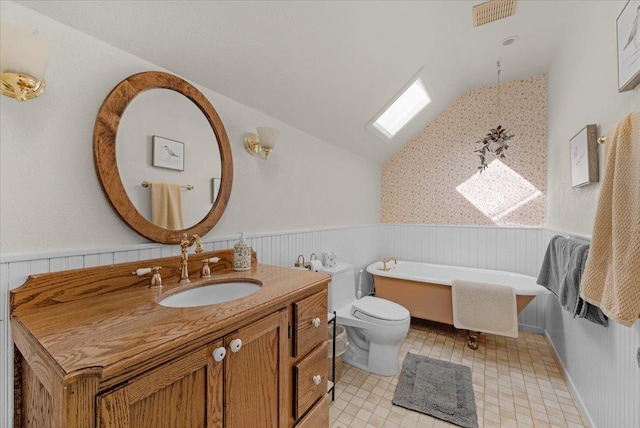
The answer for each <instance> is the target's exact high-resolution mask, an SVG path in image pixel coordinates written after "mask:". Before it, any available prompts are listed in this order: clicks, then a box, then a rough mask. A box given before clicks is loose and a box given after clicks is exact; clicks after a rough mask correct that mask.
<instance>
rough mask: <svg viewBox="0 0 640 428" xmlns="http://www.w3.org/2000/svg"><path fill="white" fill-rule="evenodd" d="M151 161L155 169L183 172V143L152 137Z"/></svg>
mask: <svg viewBox="0 0 640 428" xmlns="http://www.w3.org/2000/svg"><path fill="white" fill-rule="evenodd" d="M152 159H153V160H152V163H151V164H152V165H153V166H155V167H158V168H168V169H175V170H178V171H184V143H181V142H180V141H174V140H170V139H168V138H164V137H159V136H157V135H154V136H153V155H152Z"/></svg>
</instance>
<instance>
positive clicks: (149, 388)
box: [96, 340, 224, 428]
mask: <svg viewBox="0 0 640 428" xmlns="http://www.w3.org/2000/svg"><path fill="white" fill-rule="evenodd" d="M220 346H222V340H220V341H217V342H215V343H213V344H211V345H209V346H207V347H205V348H203V349H201V350H198V351H195V352H193V353H191V354H188V355H186V356H184V357H181V358H179V359H176V360H175V361H172V362H170V363H166V364H163V365H161V366H160V367H158V368H156V369H153V370H152V371H150V372H149V373H147V374H144V375H141V376H139V377H137V378H135V379H133V380H132V381H130V382H129V383H128V384H127V385H125V386H123V387H121V388H118V389H116V390H114V391H111V392H109V393H106V394H103V395H100V396H98V399H97V419H98V420H97V421H96V425H97V426H98V427H104V428H107V427H108V428H116V427H117V428H147V427H148V428H199V427H202V428H212V427H221V426H222V414H221V412H222V388H223V378H222V374H223V373H222V371H223V367H224V366H223V363H222V362H220V363H218V362H215V361H214V359H213V357H212V353H213V350H214V349H216V348H218V347H220Z"/></svg>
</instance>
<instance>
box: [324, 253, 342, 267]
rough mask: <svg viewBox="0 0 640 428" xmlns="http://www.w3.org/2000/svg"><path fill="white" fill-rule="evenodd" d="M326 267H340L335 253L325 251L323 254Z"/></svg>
mask: <svg viewBox="0 0 640 428" xmlns="http://www.w3.org/2000/svg"><path fill="white" fill-rule="evenodd" d="M322 258H323V259H324V265H325V267H330V268H332V267H336V266H337V265H338V256H336V253H334V252H333V251H325V252H324V253H322Z"/></svg>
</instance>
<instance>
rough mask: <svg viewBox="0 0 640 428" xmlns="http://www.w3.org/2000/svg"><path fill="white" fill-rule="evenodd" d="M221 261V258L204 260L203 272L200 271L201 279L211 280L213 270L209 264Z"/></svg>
mask: <svg viewBox="0 0 640 428" xmlns="http://www.w3.org/2000/svg"><path fill="white" fill-rule="evenodd" d="M219 261H220V258H219V257H213V258H211V259H204V260H202V270H201V271H200V278H211V268H210V267H209V263H218V262H219Z"/></svg>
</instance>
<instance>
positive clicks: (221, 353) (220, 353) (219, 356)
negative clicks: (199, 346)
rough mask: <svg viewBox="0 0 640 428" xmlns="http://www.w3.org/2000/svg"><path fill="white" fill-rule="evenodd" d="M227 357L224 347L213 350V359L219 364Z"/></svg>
mask: <svg viewBox="0 0 640 428" xmlns="http://www.w3.org/2000/svg"><path fill="white" fill-rule="evenodd" d="M226 355H227V350H226V349H225V348H224V347H222V346H221V347H220V348H216V349H214V350H213V359H214V360H215V361H216V362H217V363H219V362H220V361H222V360H224V357H225V356H226Z"/></svg>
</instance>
